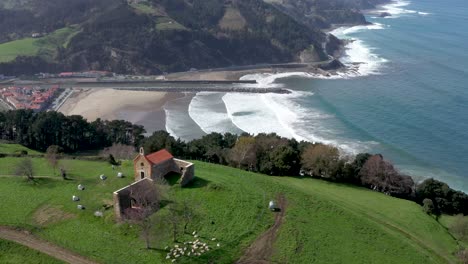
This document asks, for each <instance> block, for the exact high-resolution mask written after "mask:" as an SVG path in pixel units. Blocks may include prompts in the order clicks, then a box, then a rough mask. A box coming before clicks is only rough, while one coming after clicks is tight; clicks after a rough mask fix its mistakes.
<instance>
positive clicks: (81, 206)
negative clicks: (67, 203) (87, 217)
mask: <svg viewBox="0 0 468 264" xmlns="http://www.w3.org/2000/svg"><path fill="white" fill-rule="evenodd" d="M76 208H78V210H84V209H85V207H84V205H81V204H79V205H77V206H76Z"/></svg>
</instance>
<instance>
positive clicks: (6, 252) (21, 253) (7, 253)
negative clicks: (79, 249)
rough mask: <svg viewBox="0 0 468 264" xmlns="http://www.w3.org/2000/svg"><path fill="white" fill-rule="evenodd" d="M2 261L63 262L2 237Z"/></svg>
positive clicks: (0, 252) (14, 263) (11, 262)
mask: <svg viewBox="0 0 468 264" xmlns="http://www.w3.org/2000/svg"><path fill="white" fill-rule="evenodd" d="M0 263H3V264H16V263H24V264H59V263H63V262H61V261H59V260H56V259H54V258H52V257H49V256H48V255H45V254H42V253H40V252H37V251H35V250H32V249H29V248H27V247H25V246H22V245H19V244H16V243H13V242H10V241H6V240H2V239H0Z"/></svg>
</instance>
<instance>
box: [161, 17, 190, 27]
mask: <svg viewBox="0 0 468 264" xmlns="http://www.w3.org/2000/svg"><path fill="white" fill-rule="evenodd" d="M156 29H157V30H187V28H185V27H184V26H183V25H181V24H179V23H177V21H175V20H173V19H171V18H169V17H158V18H157V19H156Z"/></svg>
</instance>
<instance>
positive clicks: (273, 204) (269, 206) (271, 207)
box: [268, 201, 276, 211]
mask: <svg viewBox="0 0 468 264" xmlns="http://www.w3.org/2000/svg"><path fill="white" fill-rule="evenodd" d="M268 208H269V209H270V210H272V211H274V210H276V204H275V201H270V203H269V204H268Z"/></svg>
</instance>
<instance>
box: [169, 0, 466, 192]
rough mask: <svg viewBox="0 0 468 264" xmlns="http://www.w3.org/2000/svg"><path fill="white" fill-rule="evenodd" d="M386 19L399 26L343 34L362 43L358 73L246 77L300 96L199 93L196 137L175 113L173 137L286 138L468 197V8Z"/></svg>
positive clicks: (356, 50) (399, 5)
mask: <svg viewBox="0 0 468 264" xmlns="http://www.w3.org/2000/svg"><path fill="white" fill-rule="evenodd" d="M381 9H382V11H387V12H389V13H391V14H392V16H391V17H387V18H377V17H372V16H369V17H368V20H369V21H371V22H373V23H374V24H373V25H368V26H357V27H352V28H339V29H336V30H334V31H333V34H335V35H337V36H338V37H340V38H347V39H350V40H353V41H352V42H350V44H349V45H348V46H347V49H346V54H345V56H344V57H343V58H342V61H343V62H344V63H345V64H347V65H348V66H349V68H350V70H348V71H346V72H340V73H339V74H338V75H336V76H332V77H327V78H324V77H321V76H315V75H311V74H307V73H301V72H297V73H287V74H286V73H284V74H275V75H271V74H252V75H249V76H244V77H243V78H244V79H256V80H257V81H258V84H257V85H258V87H277V86H281V87H285V88H287V89H290V90H291V91H292V94H289V95H279V94H236V93H228V94H224V93H199V94H197V95H196V96H195V97H194V98H193V99H192V100H191V102H190V104H189V109H188V116H189V117H190V119H191V122H192V125H193V124H195V125H193V126H192V127H193V129H194V131H196V133H194V134H193V135H191V134H190V133H188V132H187V129H188V128H187V126H183V125H181V122H182V121H183V120H186V119H187V115H186V114H185V115H183V114H180V115H179V114H177V113H175V112H174V111H175V110H174V111H171V110H170V109H169V110H167V109H166V113H167V120H166V121H167V124H166V126H167V128H168V131H170V132H171V133H172V134H173V135H174V136H176V137H180V138H182V139H186V140H188V139H191V138H194V137H198V136H200V130H201V131H203V132H205V133H210V132H214V131H217V132H234V133H239V132H240V131H246V132H249V133H253V134H256V133H260V132H276V133H277V134H279V135H281V136H286V137H295V138H297V139H299V140H308V141H320V142H324V143H328V144H333V145H335V146H338V147H339V148H340V149H341V150H342V151H343V153H345V154H356V153H359V152H372V153H382V154H383V155H384V156H385V157H386V158H387V159H389V160H391V161H392V162H394V163H395V164H396V165H397V167H398V168H399V169H400V170H401V171H402V172H404V173H407V174H410V175H412V176H413V177H415V178H416V179H418V180H419V179H423V178H427V177H434V178H437V179H441V180H443V181H445V182H447V183H449V185H450V186H451V187H453V188H455V189H459V190H463V191H468V44H467V43H468V29H467V26H468V2H466V1H465V0H447V1H439V0H421V1H412V2H408V1H396V2H393V3H392V4H389V5H386V6H384V7H382V8H381ZM168 108H171V107H170V106H169V107H168ZM181 116H184V118H180V117H181ZM177 118H179V119H180V120H182V121H179V122H178V121H177ZM194 126H196V127H194Z"/></svg>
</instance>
